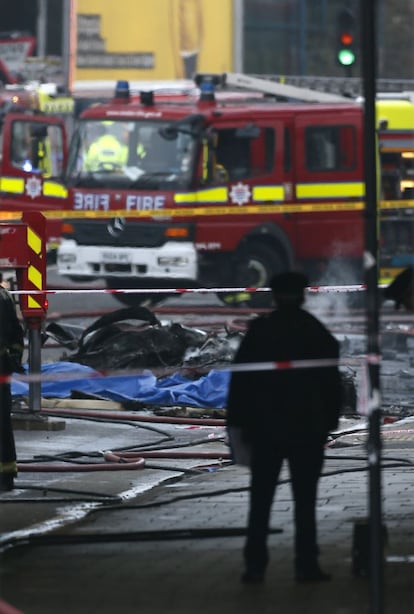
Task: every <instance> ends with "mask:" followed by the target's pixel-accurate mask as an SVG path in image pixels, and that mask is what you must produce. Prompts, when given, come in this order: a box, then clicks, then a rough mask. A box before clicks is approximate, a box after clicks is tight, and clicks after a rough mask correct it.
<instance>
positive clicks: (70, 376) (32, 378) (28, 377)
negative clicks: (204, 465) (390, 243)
mask: <svg viewBox="0 0 414 614" xmlns="http://www.w3.org/2000/svg"><path fill="white" fill-rule="evenodd" d="M380 361H381V357H380V356H376V355H367V356H361V357H358V358H346V359H339V360H335V359H331V358H319V359H316V358H315V359H308V360H282V361H278V362H271V361H269V362H251V363H238V364H234V363H232V364H226V365H217V366H215V367H214V368H212V367H211V365H209V366H208V367H202V366H194V367H192V366H184V367H154V368H148V367H146V368H141V369H122V370H120V369H114V370H110V369H108V370H100V371H98V370H95V371H93V372H88V373H85V372H84V371H72V372H70V373H29V374H20V373H14V374H12V375H2V376H0V384H3V383H10V382H11V381H12V380H13V381H16V382H26V383H30V382H54V381H63V380H77V379H99V378H106V377H125V376H131V375H157V376H158V377H166V376H167V375H171V374H172V373H177V372H180V371H181V372H185V373H189V372H191V371H192V372H195V373H204V372H205V373H208V372H210V371H230V372H232V373H236V372H247V371H275V370H286V369H312V368H318V367H319V368H321V367H335V366H343V367H361V366H363V365H365V364H379V362H380Z"/></svg>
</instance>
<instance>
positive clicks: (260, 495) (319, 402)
mask: <svg viewBox="0 0 414 614" xmlns="http://www.w3.org/2000/svg"><path fill="white" fill-rule="evenodd" d="M307 285H308V284H307V279H306V277H305V276H304V275H302V274H301V273H293V272H292V273H284V274H281V275H277V276H275V277H274V278H273V279H272V281H271V289H272V293H273V298H274V301H275V303H276V309H275V310H274V311H272V312H271V313H269V314H268V315H264V316H261V317H258V318H255V319H254V320H253V321H252V322H251V325H250V327H249V329H248V331H247V333H246V335H245V337H244V338H243V341H242V343H241V345H240V347H239V349H238V352H237V354H236V357H235V362H236V363H250V362H280V361H292V360H310V359H333V365H332V366H326V367H325V366H324V367H318V368H316V367H312V368H291V369H273V370H262V371H248V372H244V371H243V372H233V373H232V376H231V380H230V389H229V396H228V404H227V410H228V417H227V422H228V426H234V427H239V428H241V429H242V435H243V439H244V440H245V441H246V442H247V443H248V444H250V446H251V464H250V469H251V482H250V505H249V517H248V527H247V539H246V543H245V547H244V560H245V572H244V574H243V575H242V582H245V583H260V582H262V581H263V579H264V575H265V571H266V567H267V564H268V560H269V554H268V549H267V535H268V528H269V520H270V511H271V506H272V502H273V497H274V494H275V488H276V484H277V481H278V477H279V474H280V470H281V467H282V464H283V461H284V460H285V459H286V460H287V462H288V464H289V471H290V476H291V484H292V491H293V497H294V501H295V518H294V519H295V579H296V580H297V581H298V582H306V581H323V580H329V579H330V575H328V574H326V573H324V572H323V571H322V570H321V569H320V567H319V563H318V555H319V549H318V544H317V527H316V499H317V486H318V481H319V477H320V474H321V470H322V466H323V460H324V448H325V444H326V440H327V436H328V433H329V432H330V431H332V430H334V429H335V428H336V427H337V424H338V418H339V411H340V406H341V378H340V372H339V368H338V366H337V365H335V362H336V360H337V359H338V358H339V344H338V342H337V341H336V339H335V338H334V337H333V336H332V335H331V333H330V332H329V331H328V329H327V328H326V327H325V326H324V325H323V324H322V323H321V322H320V321H319V320H318V319H316V318H315V317H314V316H313V315H312V314H310V313H309V312H307V311H305V310H304V309H302V304H303V302H304V289H305V287H306V286H307Z"/></svg>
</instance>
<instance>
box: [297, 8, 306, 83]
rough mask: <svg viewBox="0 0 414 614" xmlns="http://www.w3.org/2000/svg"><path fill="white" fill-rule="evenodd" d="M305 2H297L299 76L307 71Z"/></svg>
mask: <svg viewBox="0 0 414 614" xmlns="http://www.w3.org/2000/svg"><path fill="white" fill-rule="evenodd" d="M306 3H307V0H299V74H300V75H306V73H307V71H308V66H307V53H306V46H307V45H306V26H307V20H308V15H307V4H306Z"/></svg>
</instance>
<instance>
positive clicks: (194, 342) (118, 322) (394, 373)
mask: <svg viewBox="0 0 414 614" xmlns="http://www.w3.org/2000/svg"><path fill="white" fill-rule="evenodd" d="M242 335H243V330H242V327H237V328H234V327H232V326H231V325H228V324H223V325H222V326H221V328H220V329H219V330H218V331H217V330H216V329H213V330H203V329H201V328H195V327H191V326H185V325H183V324H180V323H177V322H174V323H171V322H169V321H167V322H164V321H161V320H159V319H158V318H157V317H156V316H155V315H154V313H152V312H151V311H150V310H149V309H147V308H146V307H143V306H138V307H128V308H123V309H119V310H117V311H114V312H111V313H109V314H106V315H104V316H102V317H100V318H98V319H97V320H95V321H94V322H93V323H92V324H91V325H90V326H88V327H82V326H78V325H72V324H60V323H57V322H51V323H49V324H48V325H47V326H46V328H45V330H44V342H46V340H47V339H52V340H54V341H55V342H57V343H58V344H59V345H61V346H62V347H63V348H64V354H63V355H62V357H61V359H60V360H64V361H66V362H73V363H77V364H81V365H85V366H88V367H91V368H93V369H97V370H99V371H108V370H109V371H110V370H120V369H125V370H128V369H130V370H132V369H141V368H143V369H152V368H153V369H159V368H163V367H168V368H170V369H171V368H172V369H173V368H177V370H178V369H179V370H180V371H181V372H182V373H184V374H185V376H186V377H188V378H190V379H196V378H198V377H200V375H201V374H203V373H204V374H205V373H206V371H208V369H213V368H215V367H217V365H220V367H223V366H225V365H226V364H230V363H231V362H232V360H233V357H234V354H235V351H236V349H237V347H238V345H239V343H240V340H241V337H242ZM337 337H338V340H339V341H340V343H341V356H342V358H344V359H346V358H355V357H359V356H362V355H363V354H364V353H365V338H364V336H363V335H362V334H359V333H354V332H352V331H351V332H350V333H349V334H348V333H341V334H337ZM382 345H383V361H382V367H381V387H382V391H381V392H382V398H383V403H382V406H383V409H384V411H385V412H390V413H394V414H399V415H413V414H414V407H413V402H412V397H413V394H412V393H413V390H414V378H413V374H414V370H413V368H412V366H411V363H413V365H414V359H413V360H411V359H410V349H411V346H412V348H413V350H414V338H413V343H412V344H411V336H410V334H409V331H406V330H404V329H401V330H394V329H393V330H392V331H384V333H383V337H382ZM341 373H342V379H343V386H344V405H343V414H344V415H352V414H356V413H357V404H358V394H357V390H358V388H360V387H361V386H362V385H363V380H364V376H363V373H362V369H359V368H358V367H353V366H343V367H341Z"/></svg>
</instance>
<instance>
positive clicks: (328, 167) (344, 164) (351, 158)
mask: <svg viewBox="0 0 414 614" xmlns="http://www.w3.org/2000/svg"><path fill="white" fill-rule="evenodd" d="M305 156H306V168H307V169H308V170H309V171H315V172H322V171H351V170H353V169H354V168H355V166H356V131H355V127H354V126H310V127H309V128H306V129H305Z"/></svg>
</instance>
